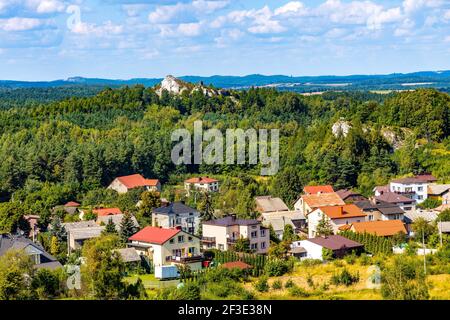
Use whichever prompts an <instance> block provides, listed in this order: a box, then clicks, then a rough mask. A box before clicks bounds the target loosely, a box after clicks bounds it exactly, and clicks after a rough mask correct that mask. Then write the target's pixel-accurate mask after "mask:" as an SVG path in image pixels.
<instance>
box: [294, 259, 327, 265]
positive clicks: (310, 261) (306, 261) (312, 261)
mask: <svg viewBox="0 0 450 320" xmlns="http://www.w3.org/2000/svg"><path fill="white" fill-rule="evenodd" d="M322 263H323V262H322V260H319V259H304V260H302V261H300V264H299V265H300V266H302V267H314V266H318V265H320V264H322Z"/></svg>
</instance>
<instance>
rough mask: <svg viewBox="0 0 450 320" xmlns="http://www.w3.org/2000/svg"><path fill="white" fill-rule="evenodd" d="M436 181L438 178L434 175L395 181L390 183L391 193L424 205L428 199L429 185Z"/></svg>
mask: <svg viewBox="0 0 450 320" xmlns="http://www.w3.org/2000/svg"><path fill="white" fill-rule="evenodd" d="M434 181H436V178H435V177H433V176H432V175H418V176H415V177H408V178H400V179H395V180H392V181H391V182H390V183H389V191H390V192H395V193H397V194H400V195H403V196H405V197H408V198H410V199H412V200H415V201H416V202H417V203H422V202H424V201H425V200H426V199H427V198H428V185H429V183H431V182H434Z"/></svg>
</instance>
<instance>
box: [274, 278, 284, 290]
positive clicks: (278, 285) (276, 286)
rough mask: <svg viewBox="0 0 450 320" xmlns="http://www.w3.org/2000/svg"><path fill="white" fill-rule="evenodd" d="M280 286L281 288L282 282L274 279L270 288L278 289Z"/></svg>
mask: <svg viewBox="0 0 450 320" xmlns="http://www.w3.org/2000/svg"><path fill="white" fill-rule="evenodd" d="M281 288H283V283H281V281H280V280H275V281H274V282H273V283H272V289H274V290H280V289H281Z"/></svg>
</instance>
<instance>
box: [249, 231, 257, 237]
mask: <svg viewBox="0 0 450 320" xmlns="http://www.w3.org/2000/svg"><path fill="white" fill-rule="evenodd" d="M250 235H251V237H252V238H257V237H258V231H252V233H251V234H250Z"/></svg>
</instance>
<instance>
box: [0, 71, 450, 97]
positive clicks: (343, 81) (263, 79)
mask: <svg viewBox="0 0 450 320" xmlns="http://www.w3.org/2000/svg"><path fill="white" fill-rule="evenodd" d="M178 78H179V79H181V80H183V81H186V82H191V83H195V84H197V83H200V82H203V83H204V84H205V85H210V84H212V85H213V86H215V87H217V88H235V89H244V88H249V87H252V86H255V87H275V88H278V89H280V90H289V91H297V92H314V91H328V90H334V91H343V90H407V89H414V88H420V87H434V88H438V89H443V90H448V88H450V71H422V72H414V73H393V74H386V75H349V76H333V75H329V76H298V77H293V76H286V75H270V76H266V75H261V74H252V75H247V76H219V75H214V76H210V77H201V76H182V77H178ZM162 80H163V78H134V79H129V80H121V79H100V78H83V77H72V78H68V79H65V80H54V81H37V82H33V81H30V82H28V81H11V80H0V87H3V88H31V87H34V88H36V87H37V88H48V87H61V86H109V87H119V86H124V85H135V84H142V85H144V86H155V85H157V84H159V83H161V81H162Z"/></svg>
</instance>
